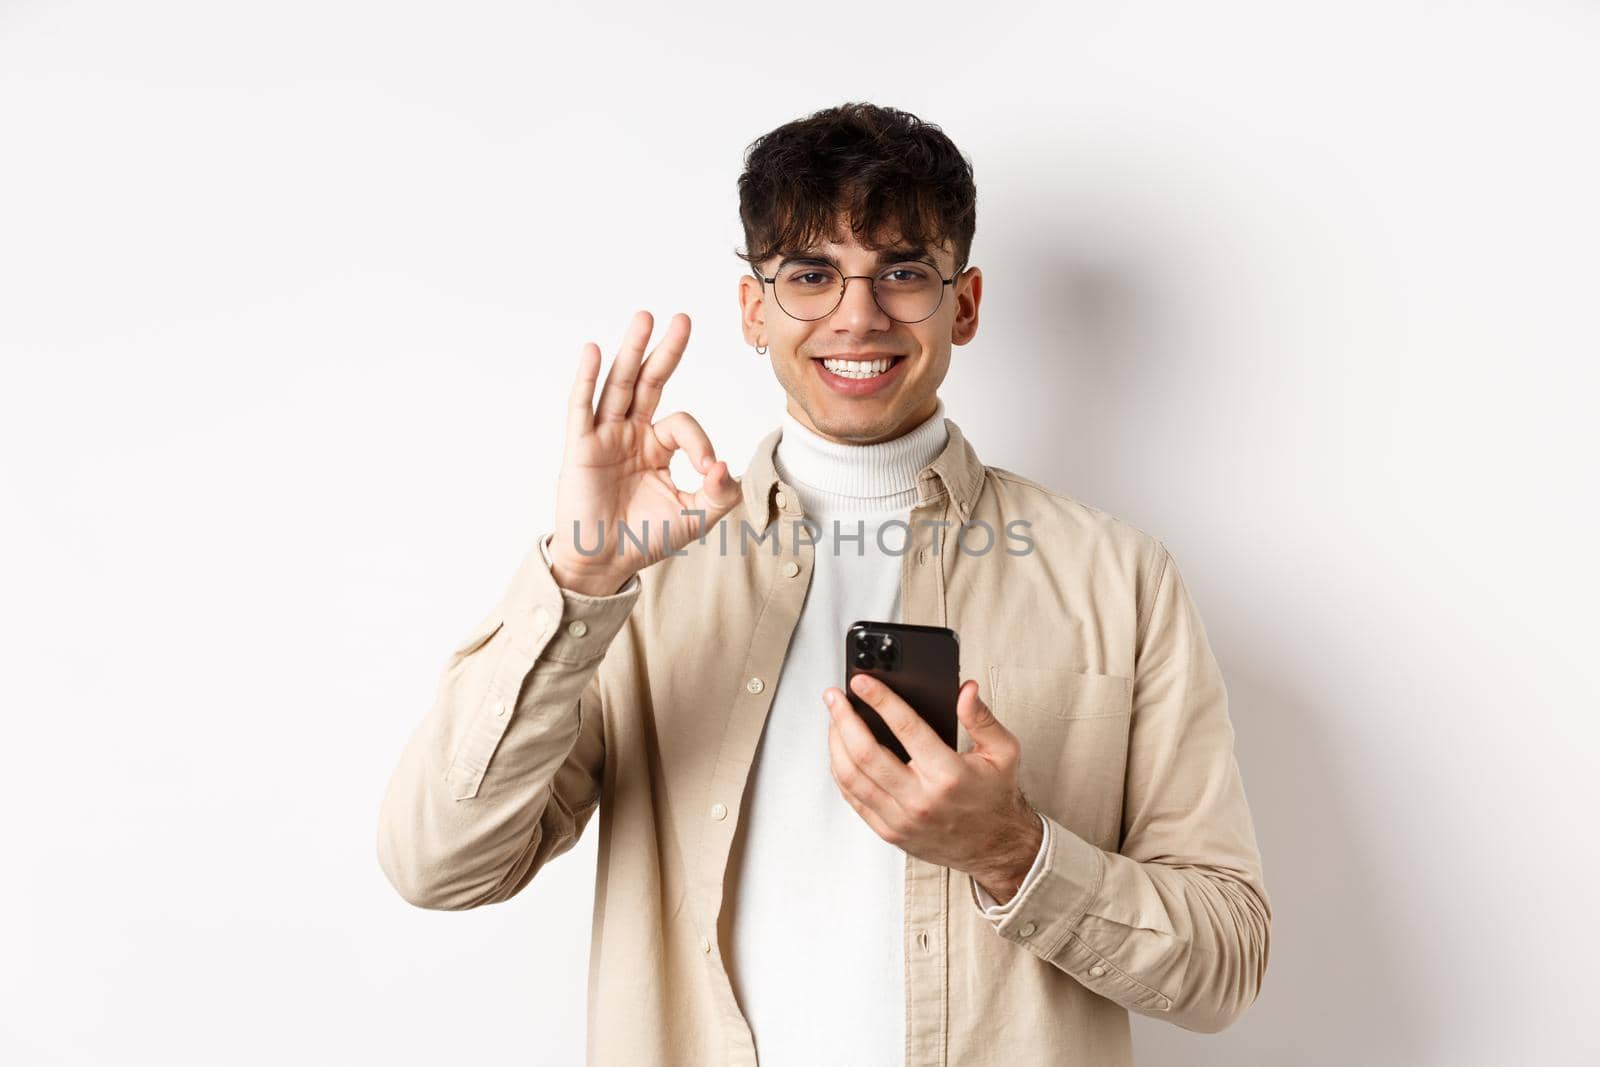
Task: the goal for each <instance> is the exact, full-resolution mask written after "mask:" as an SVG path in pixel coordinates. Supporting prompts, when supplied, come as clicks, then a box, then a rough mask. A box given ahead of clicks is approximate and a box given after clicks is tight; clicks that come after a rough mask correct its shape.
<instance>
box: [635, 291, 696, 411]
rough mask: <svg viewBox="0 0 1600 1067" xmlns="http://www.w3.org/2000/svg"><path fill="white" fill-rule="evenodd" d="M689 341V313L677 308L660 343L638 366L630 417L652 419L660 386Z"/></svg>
mask: <svg viewBox="0 0 1600 1067" xmlns="http://www.w3.org/2000/svg"><path fill="white" fill-rule="evenodd" d="M688 343H689V316H687V315H685V314H684V313H683V312H681V311H680V312H678V313H677V314H676V315H674V316H672V321H671V322H669V323H667V332H666V335H665V336H663V337H662V338H661V343H660V344H658V345H656V346H655V348H653V349H651V350H650V358H648V359H646V360H645V361H644V366H643V367H641V368H639V384H638V385H636V386H634V389H633V405H632V406H631V407H629V408H628V417H629V418H644V419H649V418H650V416H652V415H654V414H655V413H656V405H657V404H658V403H660V402H661V387H662V386H664V385H666V384H667V379H668V378H669V377H671V376H672V372H673V371H674V370H676V369H677V367H678V361H679V360H680V359H682V358H683V349H684V346H685V345H687V344H688Z"/></svg>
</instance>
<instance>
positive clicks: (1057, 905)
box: [968, 812, 1106, 959]
mask: <svg viewBox="0 0 1600 1067" xmlns="http://www.w3.org/2000/svg"><path fill="white" fill-rule="evenodd" d="M1040 818H1042V819H1043V820H1044V821H1045V840H1044V844H1043V845H1042V846H1041V848H1040V851H1041V853H1042V858H1043V863H1042V864H1041V863H1038V862H1037V861H1036V862H1035V866H1036V868H1037V870H1036V871H1030V872H1029V874H1028V877H1027V879H1026V880H1025V881H1024V882H1023V884H1022V887H1021V888H1020V889H1018V890H1017V893H1016V895H1015V896H1013V897H1012V898H1011V899H1010V900H1008V901H1007V902H1006V903H1005V904H1003V905H999V906H998V908H999V909H1000V911H999V913H998V914H996V913H995V912H993V911H991V910H986V909H985V908H984V906H983V904H982V900H981V898H980V897H979V896H978V893H979V892H981V890H979V889H978V887H977V883H976V882H972V879H971V876H970V875H969V876H968V881H969V882H972V886H973V903H974V905H975V906H977V908H978V910H979V912H980V913H982V914H983V915H985V916H986V917H988V918H990V919H991V921H992V923H993V925H994V930H995V933H997V934H999V935H1000V936H1001V937H1003V938H1005V939H1006V940H1008V941H1011V942H1014V943H1016V944H1018V945H1021V946H1023V947H1025V948H1027V949H1028V950H1029V951H1030V952H1033V953H1034V954H1035V955H1038V956H1040V957H1042V958H1045V959H1049V958H1050V957H1051V956H1053V955H1054V954H1055V952H1056V950H1057V949H1059V948H1060V946H1061V944H1062V943H1063V942H1064V941H1066V939H1067V936H1068V935H1069V934H1071V933H1072V931H1073V929H1074V928H1076V927H1077V925H1078V922H1079V920H1080V919H1082V918H1083V914H1084V912H1085V911H1087V910H1088V908H1089V905H1090V903H1091V902H1093V900H1094V899H1095V896H1096V895H1097V894H1098V893H1099V892H1100V887H1101V885H1102V884H1103V883H1104V882H1105V876H1106V855H1105V853H1104V852H1102V851H1101V850H1100V849H1099V848H1096V847H1095V846H1094V845H1092V844H1090V843H1089V842H1087V841H1085V840H1084V839H1083V838H1081V837H1079V836H1078V835H1077V834H1075V833H1073V832H1072V831H1071V830H1069V829H1067V828H1066V827H1065V826H1063V825H1061V823H1059V822H1057V821H1056V820H1055V819H1052V818H1050V817H1049V816H1048V815H1045V814H1043V813H1042V812H1041V813H1040ZM985 896H987V894H985ZM990 899H991V900H992V899H993V898H992V897H991V898H990Z"/></svg>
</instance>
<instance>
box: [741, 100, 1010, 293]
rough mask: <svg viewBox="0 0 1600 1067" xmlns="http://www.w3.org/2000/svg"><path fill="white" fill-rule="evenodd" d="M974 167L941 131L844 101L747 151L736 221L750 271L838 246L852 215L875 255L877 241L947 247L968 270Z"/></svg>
mask: <svg viewBox="0 0 1600 1067" xmlns="http://www.w3.org/2000/svg"><path fill="white" fill-rule="evenodd" d="M977 198H978V193H977V187H976V186H975V185H974V184H973V181H972V163H971V161H969V160H968V159H967V158H966V157H965V156H964V155H962V153H961V150H960V149H958V148H957V147H956V146H955V143H954V142H952V141H951V140H950V138H949V137H948V136H946V134H945V133H944V131H943V130H941V129H940V128H939V127H938V126H935V125H933V124H932V123H927V122H923V121H922V120H921V119H919V118H917V117H916V116H915V115H912V114H909V113H907V112H904V111H900V110H898V109H896V108H892V107H879V106H878V105H876V104H868V103H846V104H840V105H839V106H837V107H830V108H826V109H824V110H822V111H816V112H813V113H812V114H810V115H808V116H806V117H805V118H803V119H796V120H795V121H793V122H790V123H786V124H785V125H783V126H779V127H778V128H777V129H775V130H773V131H772V132H771V133H768V134H765V135H763V136H762V137H759V138H757V139H756V140H755V141H753V142H752V143H751V144H750V146H749V148H747V149H746V150H745V156H744V173H743V174H741V175H740V176H739V218H740V221H741V222H743V224H744V238H745V249H744V251H739V250H738V249H735V250H734V251H735V254H736V255H737V256H738V257H739V258H740V259H742V260H744V261H745V262H747V263H749V264H750V265H751V267H752V268H754V267H755V265H756V264H758V263H760V262H762V261H763V260H766V259H769V258H770V257H772V256H774V255H778V254H780V253H787V252H794V251H800V250H802V249H806V248H808V247H810V246H812V245H813V244H816V243H818V242H821V241H824V240H834V241H840V240H842V239H843V234H841V233H839V232H838V229H837V220H838V216H839V215H840V213H848V218H849V219H850V229H851V232H852V233H853V234H854V235H855V237H856V239H857V240H858V241H859V242H860V243H861V244H862V245H863V246H864V247H866V248H869V249H871V250H873V251H874V252H877V251H880V250H882V249H883V248H886V247H890V246H889V245H886V244H884V243H875V240H874V239H875V238H876V237H877V235H879V234H880V233H882V234H884V235H885V236H886V237H887V238H889V239H890V240H894V242H895V244H909V245H911V246H913V247H918V248H926V249H928V250H930V251H931V250H932V249H934V248H936V247H938V246H939V245H941V244H942V243H944V242H945V241H949V242H950V245H951V248H952V250H953V251H954V252H955V263H956V272H957V273H960V272H961V271H963V270H965V269H966V267H967V257H968V256H969V255H970V254H971V252H972V234H973V230H974V228H975V227H976V225H977Z"/></svg>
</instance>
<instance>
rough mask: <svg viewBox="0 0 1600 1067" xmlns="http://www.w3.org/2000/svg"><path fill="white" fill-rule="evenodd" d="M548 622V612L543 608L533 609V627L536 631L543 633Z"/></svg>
mask: <svg viewBox="0 0 1600 1067" xmlns="http://www.w3.org/2000/svg"><path fill="white" fill-rule="evenodd" d="M549 622H550V613H549V612H548V611H546V610H545V609H544V608H534V609H533V629H534V632H536V633H540V634H542V633H544V628H545V626H546V625H547V624H548V623H549Z"/></svg>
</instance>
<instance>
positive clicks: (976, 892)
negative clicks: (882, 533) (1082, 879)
mask: <svg viewBox="0 0 1600 1067" xmlns="http://www.w3.org/2000/svg"><path fill="white" fill-rule="evenodd" d="M1034 814H1036V815H1037V814H1038V812H1035V813H1034ZM1039 822H1040V824H1041V825H1042V826H1043V827H1044V840H1042V841H1040V842H1039V851H1038V853H1037V854H1036V855H1035V856H1034V857H1033V866H1031V867H1029V868H1028V873H1027V875H1025V876H1024V877H1023V879H1022V884H1021V885H1019V886H1018V887H1017V891H1016V892H1015V893H1013V894H1011V899H1010V900H1008V901H1006V902H1005V903H1004V904H1000V903H997V902H996V901H995V899H994V897H993V896H991V895H990V894H989V891H988V890H987V889H985V888H983V886H981V885H979V884H978V880H977V879H976V878H968V879H967V881H968V882H970V883H971V884H972V898H973V900H975V901H977V903H978V907H980V908H982V909H983V913H984V914H985V915H987V916H988V917H989V918H991V919H994V918H999V917H1003V916H1006V915H1009V914H1011V910H1012V909H1013V908H1015V907H1016V905H1017V898H1018V897H1020V896H1022V894H1023V892H1024V891H1025V890H1026V889H1027V888H1028V887H1029V886H1030V885H1032V884H1033V883H1034V882H1035V881H1037V880H1038V878H1039V872H1040V871H1041V870H1042V869H1043V868H1044V856H1045V852H1046V851H1047V850H1048V849H1049V848H1050V820H1049V819H1046V818H1045V817H1044V816H1043V815H1039Z"/></svg>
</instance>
